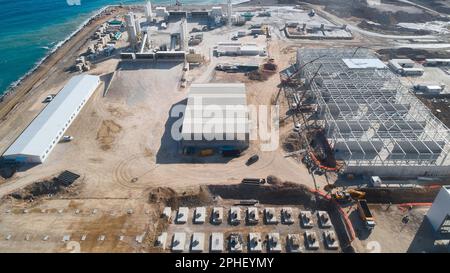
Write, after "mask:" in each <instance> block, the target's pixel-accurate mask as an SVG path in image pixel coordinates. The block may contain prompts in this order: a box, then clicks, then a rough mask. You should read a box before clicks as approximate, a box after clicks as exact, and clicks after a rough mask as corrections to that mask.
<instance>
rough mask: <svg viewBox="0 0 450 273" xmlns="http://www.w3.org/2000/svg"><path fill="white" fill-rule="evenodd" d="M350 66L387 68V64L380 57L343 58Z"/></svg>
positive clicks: (352, 67) (353, 67)
mask: <svg viewBox="0 0 450 273" xmlns="http://www.w3.org/2000/svg"><path fill="white" fill-rule="evenodd" d="M342 61H343V62H344V63H345V64H346V65H347V67H348V68H351V69H356V68H359V69H361V68H380V69H382V68H386V65H385V64H384V63H383V62H382V61H380V60H379V59H342Z"/></svg>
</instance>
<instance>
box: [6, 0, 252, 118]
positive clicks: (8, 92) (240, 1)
mask: <svg viewBox="0 0 450 273" xmlns="http://www.w3.org/2000/svg"><path fill="white" fill-rule="evenodd" d="M251 2H252V0H238V2H237V3H236V4H234V5H236V6H245V4H249V3H251ZM196 5H212V4H207V3H205V4H201V3H199V4H189V5H187V6H196ZM158 6H172V5H164V4H161V5H158ZM133 7H139V5H136V4H130V5H107V6H104V7H102V8H100V9H97V10H96V11H94V12H93V14H92V15H91V16H90V17H89V18H87V19H86V20H85V21H83V22H82V23H81V24H80V25H79V26H78V27H77V29H76V30H74V31H73V32H72V33H71V34H69V35H68V36H67V37H66V38H65V39H64V40H61V41H59V42H57V43H56V44H55V45H54V46H52V48H51V49H50V50H49V51H48V52H47V53H46V55H45V56H44V57H42V58H41V59H40V60H39V61H37V62H35V64H34V65H33V67H32V68H31V69H29V70H28V71H27V72H26V73H25V74H23V75H22V76H21V77H20V78H18V79H17V80H15V81H14V82H12V83H11V84H10V85H9V86H8V87H7V88H6V89H5V92H4V93H2V94H1V95H0V108H1V104H2V103H3V102H4V101H5V99H7V97H9V96H11V95H13V93H15V91H16V90H15V89H17V88H19V87H20V86H21V85H22V83H23V82H24V81H25V80H26V79H27V78H28V77H29V76H31V75H32V74H33V73H34V72H35V71H36V70H38V69H39V67H40V66H41V65H43V64H44V62H45V61H46V60H47V59H48V58H50V57H51V56H52V55H53V54H55V53H56V51H58V50H59V49H60V48H61V47H62V46H64V45H65V44H66V43H67V42H69V41H70V40H71V39H72V38H74V37H75V36H76V35H77V34H78V33H79V32H80V31H82V30H83V28H85V27H86V26H87V25H89V24H90V23H91V22H92V21H93V20H95V19H97V17H99V16H101V15H102V13H103V12H105V11H107V10H108V9H110V8H128V9H129V8H133ZM0 118H1V117H0Z"/></svg>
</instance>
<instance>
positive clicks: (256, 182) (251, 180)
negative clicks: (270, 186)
mask: <svg viewBox="0 0 450 273" xmlns="http://www.w3.org/2000/svg"><path fill="white" fill-rule="evenodd" d="M242 183H243V184H250V185H262V184H265V183H266V179H264V178H244V179H242Z"/></svg>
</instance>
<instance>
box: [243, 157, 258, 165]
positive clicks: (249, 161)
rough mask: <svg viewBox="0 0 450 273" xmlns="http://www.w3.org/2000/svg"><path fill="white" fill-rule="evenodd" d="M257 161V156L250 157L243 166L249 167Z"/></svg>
mask: <svg viewBox="0 0 450 273" xmlns="http://www.w3.org/2000/svg"><path fill="white" fill-rule="evenodd" d="M258 160H259V156H258V155H253V156H252V157H250V158H249V159H248V160H247V162H246V163H245V165H247V166H250V165H252V164H253V163H255V162H256V161H258Z"/></svg>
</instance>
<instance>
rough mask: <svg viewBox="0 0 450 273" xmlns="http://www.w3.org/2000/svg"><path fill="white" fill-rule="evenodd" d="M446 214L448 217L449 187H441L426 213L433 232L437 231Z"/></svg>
mask: <svg viewBox="0 0 450 273" xmlns="http://www.w3.org/2000/svg"><path fill="white" fill-rule="evenodd" d="M447 214H449V215H450V186H443V187H442V188H441V190H440V191H439V193H438V195H437V196H436V199H434V202H433V205H432V206H431V208H430V210H429V211H428V213H427V218H428V220H429V221H430V223H431V225H432V226H433V229H434V230H435V231H437V230H438V229H439V227H440V226H441V224H442V222H443V221H444V219H445V217H446V216H447Z"/></svg>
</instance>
